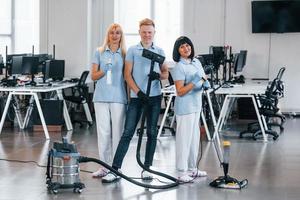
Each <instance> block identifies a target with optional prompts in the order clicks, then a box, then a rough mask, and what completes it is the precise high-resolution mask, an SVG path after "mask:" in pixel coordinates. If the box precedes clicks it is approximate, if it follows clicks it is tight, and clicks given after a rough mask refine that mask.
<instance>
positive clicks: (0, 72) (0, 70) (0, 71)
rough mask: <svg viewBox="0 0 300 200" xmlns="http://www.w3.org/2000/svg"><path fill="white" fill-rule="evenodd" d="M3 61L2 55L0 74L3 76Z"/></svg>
mask: <svg viewBox="0 0 300 200" xmlns="http://www.w3.org/2000/svg"><path fill="white" fill-rule="evenodd" d="M3 68H4V61H3V57H2V55H0V74H3V72H2V71H3Z"/></svg>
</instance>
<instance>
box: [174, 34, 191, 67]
mask: <svg viewBox="0 0 300 200" xmlns="http://www.w3.org/2000/svg"><path fill="white" fill-rule="evenodd" d="M183 44H188V45H190V46H191V49H192V52H191V55H190V56H189V58H191V59H193V58H194V55H195V50H194V45H193V43H192V41H191V40H190V39H189V38H188V37H186V36H180V37H179V38H178V39H177V40H176V41H175V44H174V48H173V60H174V61H175V62H178V61H179V60H180V54H179V52H178V49H179V47H180V46H181V45H183Z"/></svg>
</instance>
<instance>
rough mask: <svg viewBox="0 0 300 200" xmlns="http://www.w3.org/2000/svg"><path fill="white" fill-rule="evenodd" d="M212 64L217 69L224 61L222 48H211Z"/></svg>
mask: <svg viewBox="0 0 300 200" xmlns="http://www.w3.org/2000/svg"><path fill="white" fill-rule="evenodd" d="M212 53H213V64H214V66H215V67H218V66H219V65H220V64H222V63H223V61H224V47H221V46H220V47H218V46H213V47H212Z"/></svg>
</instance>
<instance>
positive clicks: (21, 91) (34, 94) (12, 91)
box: [0, 83, 77, 139]
mask: <svg viewBox="0 0 300 200" xmlns="http://www.w3.org/2000/svg"><path fill="white" fill-rule="evenodd" d="M76 85H77V83H60V84H57V85H56V84H54V85H52V86H38V87H33V86H18V87H4V86H0V92H8V93H9V94H8V97H7V100H6V104H5V107H4V111H3V114H2V117H1V122H0V134H1V132H2V128H3V124H4V121H5V118H6V115H7V111H8V108H9V104H10V102H11V100H12V97H13V96H14V97H15V96H16V95H30V96H31V98H30V103H33V102H34V101H35V103H36V106H37V109H38V113H39V116H40V119H41V122H42V126H43V130H44V133H45V137H46V139H49V133H48V129H47V126H46V122H45V118H44V115H43V111H42V108H41V104H40V101H39V98H38V94H39V93H43V92H56V94H57V97H58V99H60V100H64V98H63V95H62V90H63V89H66V88H70V87H74V86H76ZM31 110H32V108H29V109H27V112H26V115H25V118H24V122H22V120H21V117H20V116H18V114H17V113H16V117H17V120H18V124H19V126H20V128H21V129H24V127H26V125H27V124H28V120H29V117H30V113H31ZM63 114H64V119H65V123H66V126H67V130H72V129H73V126H72V123H71V120H70V116H69V112H68V109H67V106H66V103H65V101H63Z"/></svg>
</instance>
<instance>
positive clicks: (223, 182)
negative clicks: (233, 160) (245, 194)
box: [209, 141, 248, 189]
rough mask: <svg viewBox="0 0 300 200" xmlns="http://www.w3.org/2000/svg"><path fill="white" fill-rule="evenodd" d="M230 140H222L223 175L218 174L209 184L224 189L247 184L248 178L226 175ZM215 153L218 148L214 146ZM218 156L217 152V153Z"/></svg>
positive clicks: (237, 187)
mask: <svg viewBox="0 0 300 200" xmlns="http://www.w3.org/2000/svg"><path fill="white" fill-rule="evenodd" d="M230 145H231V144H230V142H229V141H223V149H224V154H223V162H222V163H221V165H222V167H223V171H224V176H219V177H218V178H216V179H215V180H213V181H212V182H211V183H210V184H209V185H210V186H211V187H215V188H224V189H242V188H244V187H246V186H247V185H248V180H247V179H244V180H242V181H239V180H237V179H235V178H233V177H231V176H229V175H228V169H229V155H230ZM216 151H217V154H218V150H217V148H216ZM218 157H219V154H218Z"/></svg>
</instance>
